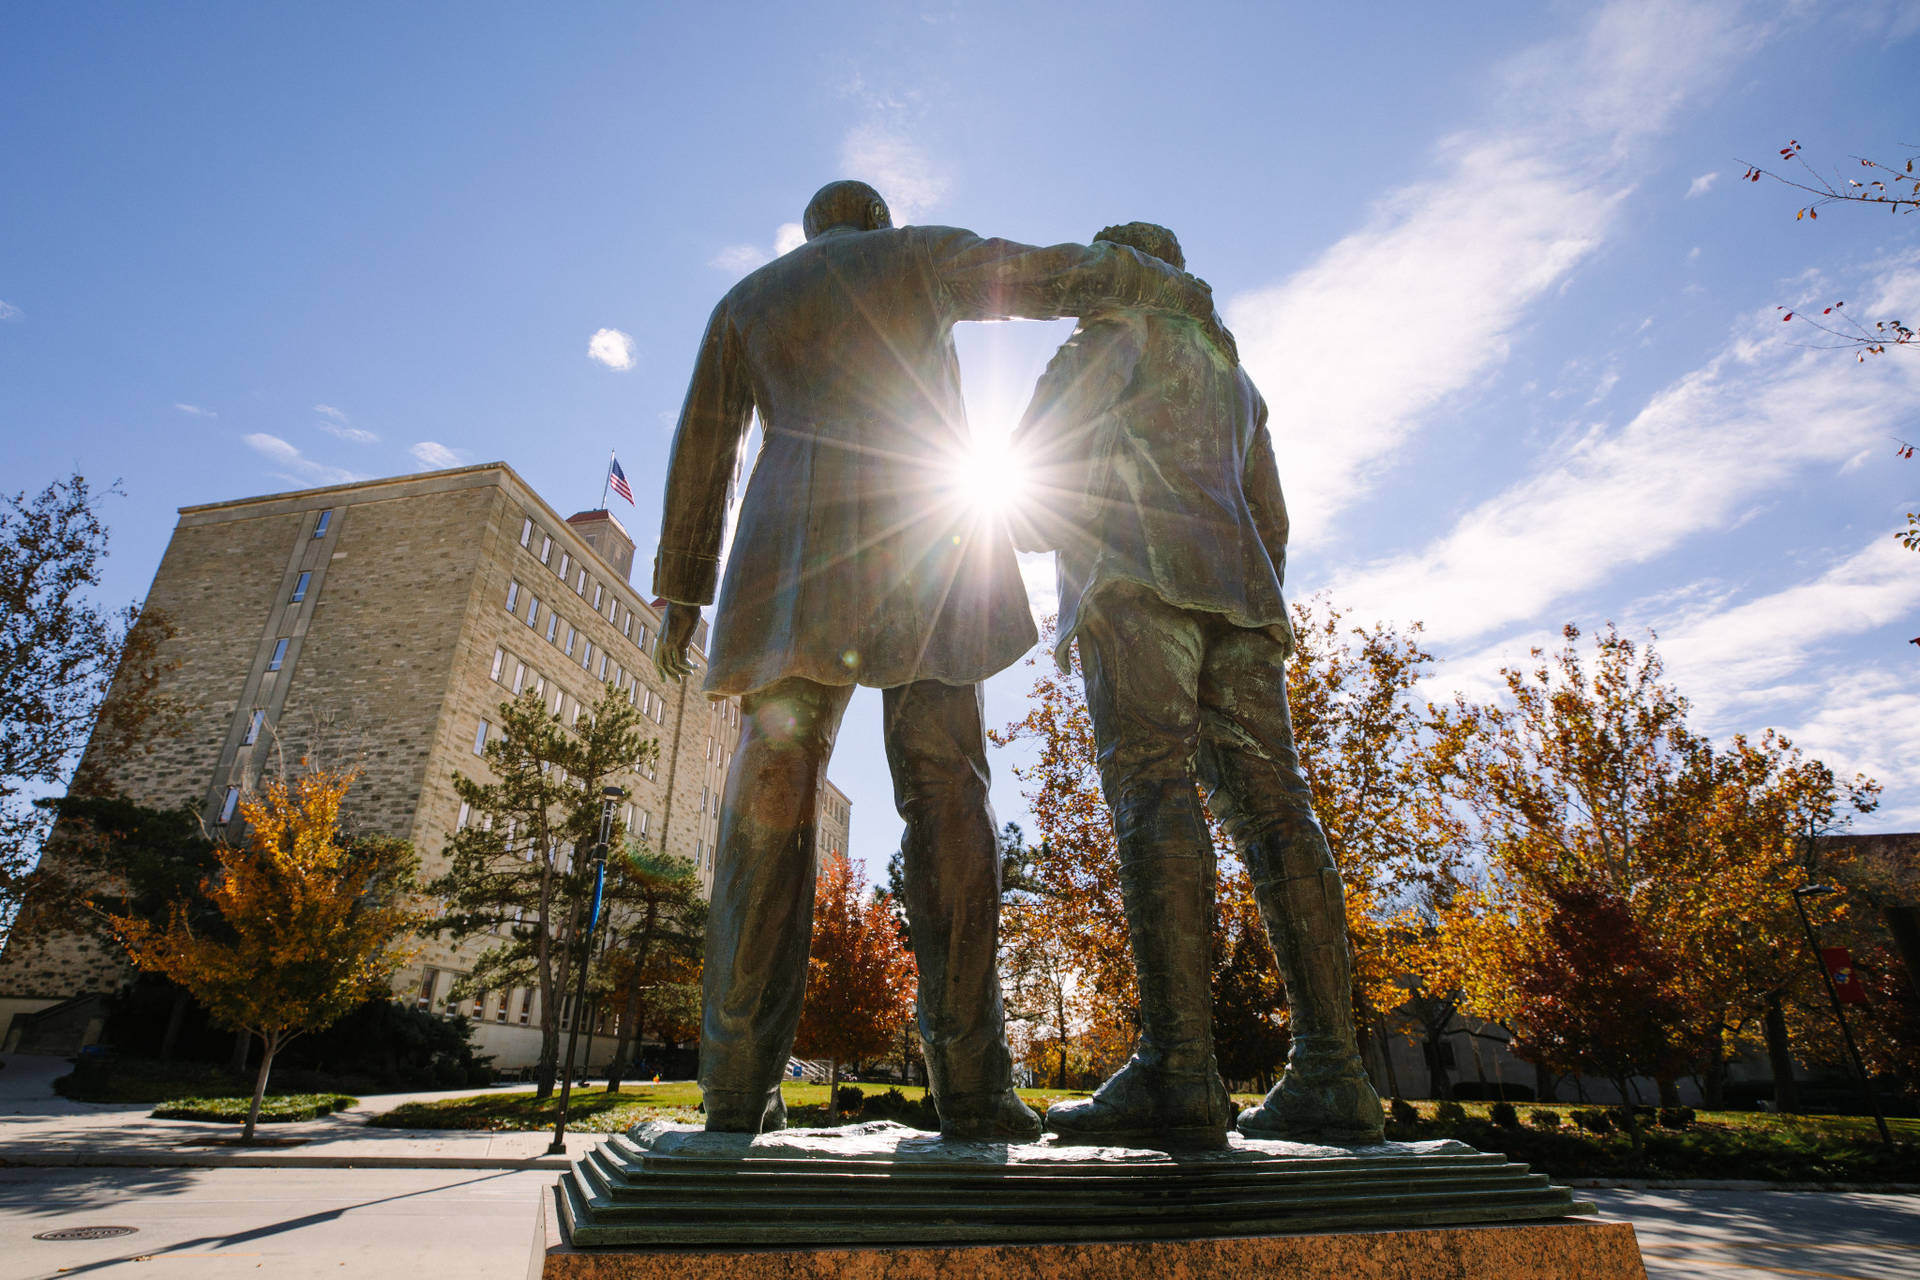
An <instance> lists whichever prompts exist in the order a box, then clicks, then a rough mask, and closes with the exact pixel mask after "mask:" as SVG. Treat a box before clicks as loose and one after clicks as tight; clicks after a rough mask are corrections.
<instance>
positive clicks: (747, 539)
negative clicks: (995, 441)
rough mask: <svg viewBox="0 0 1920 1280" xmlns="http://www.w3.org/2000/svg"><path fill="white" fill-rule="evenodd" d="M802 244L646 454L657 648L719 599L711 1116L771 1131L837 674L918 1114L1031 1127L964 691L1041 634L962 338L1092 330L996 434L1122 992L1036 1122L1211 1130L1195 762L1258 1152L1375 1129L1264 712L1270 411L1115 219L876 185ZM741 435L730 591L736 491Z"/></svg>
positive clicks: (1328, 874)
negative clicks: (1106, 1060) (919, 217)
mask: <svg viewBox="0 0 1920 1280" xmlns="http://www.w3.org/2000/svg"><path fill="white" fill-rule="evenodd" d="M804 227H805V231H806V235H807V240H806V243H804V244H803V245H801V246H800V247H799V248H798V249H795V250H793V251H792V252H791V253H788V254H786V255H784V256H783V257H781V258H779V259H776V260H775V261H773V262H771V263H768V264H767V265H766V266H764V267H761V268H760V269H758V270H757V271H754V272H753V273H751V274H750V275H748V276H747V277H746V278H745V279H743V280H741V281H740V283H739V284H737V285H736V286H735V287H734V288H733V289H732V290H731V291H730V292H729V293H728V294H727V295H726V297H725V298H723V299H722V300H721V302H720V304H719V306H718V307H716V308H715V309H714V312H713V316H712V319H711V320H710V321H709V322H708V325H707V331H706V335H705V337H704V338H703V340H702V342H701V346H700V352H699V357H698V360H697V362H696V365H695V368H694V374H693V380H692V385H691V387H690V388H689V390H688V392H687V400H686V406H685V408H684V409H683V411H682V413H681V418H680V425H679V429H678V432H677V434H676V436H675V439H674V446H673V458H672V462H671V464H670V466H669V469H668V475H667V489H666V504H665V514H664V517H663V521H662V528H661V534H660V546H659V554H658V558H657V560H656V562H655V570H654V590H655V591H656V593H657V594H659V595H660V596H662V597H664V598H665V599H666V600H667V601H668V605H667V611H666V615H665V618H664V619H663V622H662V631H663V634H662V636H661V640H660V644H659V648H658V650H657V654H656V661H657V662H658V664H659V665H660V668H661V670H662V671H663V672H665V673H667V674H669V675H672V676H677V677H684V676H685V675H687V674H688V673H689V671H690V670H691V667H690V663H689V661H688V658H687V647H688V643H689V641H690V640H691V638H692V636H693V633H694V630H695V628H696V626H697V625H698V622H699V616H700V608H701V606H702V605H705V604H707V603H710V602H713V601H714V600H715V588H716V585H717V586H718V603H717V605H716V609H715V618H714V628H713V637H712V645H711V652H710V654H709V663H708V671H707V676H706V691H707V693H708V694H709V695H712V696H716V697H718V696H727V695H734V696H738V697H739V698H740V699H741V712H742V715H741V719H742V731H741V739H740V743H739V746H738V748H737V751H736V753H735V755H734V759H733V765H732V768H731V770H730V772H729V774H728V778H727V784H726V793H725V798H724V800H723V801H722V805H721V816H720V831H719V839H718V843H717V848H716V851H715V859H714V874H713V900H712V910H711V914H710V916H709V919H708V932H707V951H706V965H705V973H704V979H703V981H704V1014H703V1018H702V1026H701V1041H700V1083H701V1087H702V1090H703V1093H704V1096H705V1103H706V1113H707V1121H706V1123H707V1128H709V1129H715V1130H727V1131H739V1132H748V1133H756V1132H763V1131H767V1130H770V1129H778V1128H781V1127H782V1126H783V1125H784V1124H785V1108H784V1105H783V1103H782V1102H781V1097H780V1080H781V1078H782V1076H783V1074H784V1072H785V1068H786V1063H787V1058H788V1054H789V1052H790V1050H791V1047H792V1043H793V1036H794V1031H795V1028H796V1027H797V1025H798V1022H799V1017H800V1002H801V996H802V993H803V991H804V989H805V986H806V971H807V951H808V943H809V940H810V937H811V931H812V915H813V893H814V869H815V851H814V847H813V838H814V834H813V833H814V822H813V817H814V807H815V801H816V796H817V793H818V788H819V785H820V782H821V780H822V778H823V777H824V775H825V768H826V763H827V758H828V756H829V754H830V753H831V751H832V748H833V741H834V736H835V734H836V732H837V730H838V728H839V724H840V719H841V715H842V713H843V712H844V711H845V709H846V705H847V701H848V698H849V697H850V696H851V693H852V690H853V687H854V686H855V685H861V684H864V685H869V686H873V687H877V688H879V689H880V690H882V699H883V708H884V710H883V720H884V724H883V734H884V737H885V743H886V754H887V763H888V766H889V768H890V769H891V771H892V774H893V782H894V795H895V802H896V804H897V806H898V808H899V811H900V816H901V817H902V819H904V820H905V823H906V834H905V836H904V839H903V842H902V855H903V857H902V861H903V863H904V870H905V885H906V894H905V896H906V902H905V906H906V910H907V914H908V917H909V919H910V921H911V923H912V926H913V947H914V955H915V959H916V961H917V963H918V967H919V981H920V989H919V1002H918V1016H919V1030H920V1036H921V1042H922V1046H923V1049H924V1051H925V1058H926V1064H927V1074H928V1084H929V1089H930V1092H931V1093H932V1096H933V1099H934V1102H935V1105H936V1106H937V1108H938V1110H939V1115H940V1127H941V1132H942V1133H943V1134H944V1135H946V1136H948V1137H953V1138H965V1139H991V1140H1003V1141H1009V1140H1024V1139H1030V1138H1033V1137H1036V1136H1038V1135H1039V1133H1040V1131H1041V1127H1042V1125H1041V1120H1040V1117H1038V1116H1037V1115H1035V1114H1034V1113H1033V1111H1032V1110H1030V1109H1029V1108H1028V1107H1027V1106H1026V1105H1025V1104H1024V1103H1023V1102H1021V1100H1020V1098H1019V1096H1018V1095H1017V1094H1016V1093H1015V1092H1014V1089H1013V1077H1012V1067H1013V1062H1012V1055H1011V1053H1010V1051H1009V1049H1008V1046H1007V1040H1006V1028H1005V1014H1004V1011H1003V1009H1002V1005H1001V993H1000V980H999V972H998V966H997V952H998V945H999V914H1000V862H999V847H998V840H997V836H996V828H995V822H994V817H993V812H992V809H991V806H990V804H989V801H988V794H987V792H988V767H987V760H986V749H985V741H984V729H983V725H982V710H981V697H980V682H981V681H982V680H984V679H986V678H987V677H988V676H990V675H992V674H994V673H995V672H997V671H1000V670H1002V669H1004V668H1006V667H1008V666H1010V665H1012V664H1013V663H1014V662H1015V661H1016V660H1017V659H1019V658H1020V657H1021V656H1022V655H1023V654H1025V653H1026V652H1027V651H1028V650H1029V649H1030V648H1031V647H1032V646H1033V644H1034V642H1035V640H1036V638H1037V636H1036V632H1035V630H1034V625H1033V620H1032V617H1031V615H1030V613H1029V612H1028V608H1027V601H1026V592H1025V588H1024V586H1023V584H1022V582H1021V579H1020V573H1019V568H1018V564H1017V562H1016V560H1015V554H1014V546H1013V541H1012V539H1011V538H1010V537H1009V534H1008V531H1007V528H1006V526H1004V525H1002V524H1001V523H999V522H997V521H994V520H989V519H983V518H981V516H980V514H979V513H978V512H977V511H976V510H975V509H973V508H972V507H971V506H969V505H968V504H967V503H966V501H965V500H964V499H962V498H961V497H959V496H958V495H957V494H956V493H955V490H954V486H953V484H952V475H953V472H954V469H955V468H956V466H957V465H958V464H959V463H960V461H961V459H963V458H964V457H965V456H966V453H967V450H968V447H969V434H968V429H967V425H966V417H965V410H964V407H963V404H962V400H961V393H960V377H959V367H958V362H957V360H956V358H955V354H954V347H953V326H954V325H955V324H956V323H958V322H960V321H964V320H992V319H1003V318H1010V317H1028V318H1036V319H1048V318H1057V317H1061V316H1074V317H1077V318H1078V319H1079V320H1080V324H1079V327H1078V328H1077V329H1076V330H1075V332H1074V335H1073V337H1072V339H1071V340H1070V341H1069V342H1068V343H1067V344H1066V346H1064V347H1063V348H1061V350H1060V352H1059V354H1058V355H1056V356H1055V358H1054V361H1053V363H1052V364H1051V365H1050V366H1049V368H1048V370H1047V373H1046V375H1045V377H1044V378H1043V379H1042V380H1041V383H1040V386H1039V387H1038V388H1037V390H1036V392H1035V395H1034V399H1033V403H1032V404H1031V406H1030V407H1029V408H1028V410H1027V413H1026V415H1025V418H1024V419H1023V421H1022V423H1021V425H1020V428H1019V432H1018V436H1017V440H1018V443H1020V444H1021V445H1022V446H1024V447H1025V448H1026V450H1027V451H1028V452H1029V453H1030V454H1031V455H1032V457H1033V458H1034V460H1035V466H1036V476H1037V479H1038V481H1039V497H1040V501H1039V502H1037V503H1036V504H1035V511H1034V512H1033V513H1032V516H1031V519H1030V520H1029V521H1027V522H1025V523H1023V524H1021V525H1020V526H1019V533H1018V535H1017V536H1018V538H1019V540H1020V541H1021V543H1022V545H1023V548H1024V549H1027V550H1042V549H1052V550H1055V551H1057V553H1058V560H1059V573H1060V586H1061V613H1060V626H1059V649H1058V654H1059V656H1061V657H1062V659H1063V660H1064V655H1065V653H1066V649H1067V646H1068V645H1069V644H1071V643H1073V642H1075V641H1077V642H1078V644H1079V649H1080V657H1081V663H1082V667H1083V670H1084V676H1085V680H1086V688H1087V699H1088V706H1089V710H1090V711H1091V713H1092V716H1093V723H1094V730H1095V738H1096V744H1097V749H1098V753H1099V767H1100V776H1101V783H1102V787H1103V789H1104V791H1105V793H1106V797H1107V801H1108V804H1109V806H1110V808H1111V809H1112V812H1113V823H1114V833H1115V836H1116V839H1117V842H1118V846H1119V852H1120V863H1121V875H1122V877H1123V887H1124V891H1125V897H1126V907H1127V918H1128V927H1129V930H1130V932H1131V935H1132V945H1133V952H1134V960H1135V965H1136V968H1137V971H1138V975H1139V986H1140V1040H1139V1045H1138V1048H1137V1050H1136V1052H1135V1054H1134V1056H1133V1058H1132V1059H1131V1060H1130V1061H1129V1062H1128V1063H1127V1065H1126V1066H1125V1067H1124V1068H1122V1069H1121V1070H1120V1071H1119V1072H1118V1073H1117V1074H1116V1075H1114V1076H1113V1077H1112V1078H1111V1079H1110V1080H1108V1081H1107V1082H1106V1083H1105V1084H1104V1085H1102V1086H1101V1088H1100V1090H1099V1091H1098V1092H1097V1093H1095V1094H1094V1095H1093V1096H1092V1097H1091V1098H1087V1099H1083V1100H1079V1101H1075V1102H1066V1103H1059V1104H1056V1105H1055V1106H1053V1107H1052V1108H1050V1109H1049V1111H1048V1113H1047V1118H1046V1127H1047V1128H1048V1129H1050V1130H1052V1131H1054V1132H1056V1133H1058V1134H1060V1135H1061V1136H1062V1137H1063V1138H1067V1139H1072V1140H1077V1141H1092V1142H1108V1141H1112V1142H1120V1141H1145V1142H1162V1143H1168V1144H1171V1143H1176V1142H1179V1143H1187V1142H1201V1143H1208V1142H1219V1141H1224V1139H1225V1136H1226V1133H1227V1131H1228V1130H1229V1129H1230V1128H1231V1127H1232V1126H1233V1124H1234V1119H1235V1118H1234V1116H1233V1114H1232V1112H1231V1109H1230V1105H1229V1101H1228V1096H1227V1092H1226V1089H1225V1088H1224V1086H1223V1085H1222V1084H1221V1081H1220V1077H1219V1072H1218V1070H1217V1068H1216V1067H1215V1064H1214V1057H1213V1037H1212V1019H1211V1000H1210V993H1209V981H1208V940H1209V937H1210V934H1211V927H1212V922H1213V909H1214V908H1213V894H1214V885H1215V878H1216V876H1215V864H1214V852H1213V845H1212V842H1211V840H1210V838H1209V835H1208V832H1207V828H1206V823H1205V819H1204V816H1203V812H1202V808H1201V801H1200V796H1199V794H1198V792H1197V791H1196V788H1195V782H1196V780H1197V781H1198V782H1199V784H1200V786H1202V787H1204V788H1205V790H1206V793H1207V803H1208V804H1209V805H1210V806H1211V807H1212V809H1213V812H1214V813H1215V814H1216V815H1217V816H1218V817H1219V818H1220V820H1221V821H1222V823H1223V825H1224V826H1225V828H1226V830H1227V831H1228V833H1229V835H1230V836H1231V837H1232V839H1233V840H1234V843H1235V847H1236V849H1237V851H1238V852H1239V854H1240V856H1241V858H1242V859H1243V860H1244V861H1245V862H1246V864H1247V866H1248V868H1249V870H1250V872H1251V873H1252V876H1253V880H1254V885H1255V892H1256V895H1257V897H1258V901H1259V904H1260V908H1261V913H1262V917H1263V919H1264V920H1265V923H1266V926H1267V929H1268V932H1269V934H1270V935H1271V937H1272V940H1273V945H1274V951H1275V953H1276V955H1277V956H1278V957H1279V961H1280V969H1281V976H1282V979H1283V980H1284V982H1285V984H1286V989H1287V998H1288V1006H1289V1010H1290V1017H1291V1025H1292V1031H1293V1041H1292V1047H1291V1049H1290V1051H1289V1054H1288V1059H1287V1066H1286V1071H1285V1073H1284V1075H1283V1077H1282V1079H1281V1082H1280V1084H1279V1085H1277V1086H1275V1088H1274V1089H1273V1091H1272V1092H1271V1093H1269V1094H1268V1095H1267V1097H1266V1099H1265V1100H1264V1101H1263V1102H1262V1103H1261V1104H1260V1105H1259V1106H1257V1107H1252V1108H1249V1109H1248V1110H1246V1111H1245V1112H1243V1113H1242V1114H1241V1115H1240V1116H1239V1117H1238V1123H1239V1128H1240V1130H1241V1132H1242V1133H1244V1134H1246V1135H1248V1136H1257V1137H1274V1138H1286V1139H1292V1140H1299V1141H1326V1142H1345V1143H1362V1142H1369V1141H1378V1140H1379V1138H1380V1133H1381V1112H1380V1103H1379V1100H1378V1098H1377V1097H1375V1095H1374V1092H1373V1089H1372V1087H1371V1086H1370V1085H1369V1084H1368V1081H1367V1077H1366V1073H1365V1071H1364V1068H1363V1066H1362V1064H1361V1060H1360V1055H1359V1052H1358V1049H1357V1046H1356V1041H1355V1035H1354V1027H1353V1015H1352V1007H1351V998H1350V994H1349V985H1350V981H1349V958H1348V950H1347V939H1346V926H1345V915H1344V908H1343V895H1342V892H1341V887H1340V880H1339V876H1338V873H1337V872H1336V871H1335V869H1334V865H1333V860H1332V857H1331V855H1330V853H1329V851H1328V848H1327V843H1326V839H1325V837H1324V835H1323V834H1322V832H1321V830H1320V825H1319V823H1318V821H1317V820H1316V819H1315V817H1314V814H1313V806H1312V798H1311V795H1310V793H1309V790H1308V787H1307V783H1306V780H1305V778H1304V777H1303V776H1302V774H1301V772H1300V768H1299V763H1298V759H1297V756H1296V754H1295V751H1294V747H1293V741H1292V732H1291V728H1290V726H1289V723H1288V716H1287V702H1286V680H1285V667H1284V664H1285V661H1286V658H1287V656H1288V652H1289V649H1290V646H1291V642H1292V634H1291V630H1290V628H1289V624H1288V620H1287V612H1286V608H1285V605H1284V604H1283V602H1282V599H1281V576H1282V572H1283V570H1284V566H1285V552H1286V537H1287V518H1286V508H1285V506H1284V504H1283V502H1282V499H1281V495H1280V485H1279V478H1278V476H1277V474H1276V472H1275V467H1274V461H1273V452H1272V445H1271V442H1270V440H1269V437H1268V433H1267V424H1266V405H1265V403H1264V402H1263V401H1262V400H1261V398H1260V395H1259V393H1258V392H1257V391H1256V390H1255V389H1254V386H1253V383H1252V382H1251V381H1250V380H1249V379H1248V378H1247V376H1246V373H1245V372H1244V370H1242V369H1241V368H1240V366H1239V363H1238V359H1237V355H1236V352H1235V350H1234V345H1233V339H1232V337H1231V336H1230V335H1229V334H1228V333H1227V331H1226V330H1225V328H1224V327H1223V326H1222V325H1221V324H1220V323H1219V320H1218V319H1217V317H1216V316H1215V315H1214V311H1213V301H1212V293H1211V291H1210V290H1209V289H1208V288H1207V286H1206V285H1205V284H1203V283H1202V282H1200V281H1198V280H1195V279H1194V278H1192V277H1191V276H1189V275H1187V274H1186V273H1185V271H1184V269H1183V268H1184V261H1183V259H1182V257H1181V254H1180V249H1179V246H1178V243H1177V242H1176V241H1175V240H1174V237H1173V236H1172V234H1171V233H1170V232H1167V231H1166V230H1165V229H1163V228H1159V227H1154V226H1151V225H1148V224H1142V223H1134V224H1129V225H1128V226H1124V227H1115V228H1109V229H1108V230H1107V231H1104V232H1102V233H1101V235H1100V236H1099V237H1098V238H1097V239H1096V240H1095V241H1094V243H1092V244H1090V245H1072V244H1068V245H1055V246H1052V247H1048V248H1037V247H1034V246H1030V245H1024V244H1017V243H1014V242H1012V241H1007V240H996V239H986V238H982V237H980V236H977V235H974V234H973V233H972V232H969V231H962V230H958V229H956V228H951V227H934V226H925V227H921V226H914V227H901V228H895V227H894V226H893V225H892V222H891V219H890V217H889V215H888V212H887V207H886V204H885V203H884V201H882V200H881V198H880V196H879V195H878V193H876V192H875V191H874V190H873V189H872V188H871V187H869V186H867V185H866V184H865V183H860V182H835V183H831V184H829V185H828V186H826V187H824V188H822V189H821V190H820V192H819V193H818V194H817V195H815V196H814V198H813V200H812V201H811V202H810V203H809V205H808V206H807V210H806V216H805V223H804ZM756 411H757V413H758V414H759V418H760V422H761V424H762V427H763V430H764V439H763V442H762V447H761V450H760V453H759V457H758V459H757V460H756V462H755V464H754V468H753V472H752V475H751V477H750V478H749V480H748V481H747V488H746V492H745V494H744V496H743V498H742V499H741V502H740V505H739V508H738V523H737V526H736V528H735V530H734V534H733V542H732V547H731V550H730V553H729V555H728V557H727V567H726V575H725V579H724V581H718V582H717V579H718V578H719V570H720V551H721V542H722V537H723V533H724V530H725V524H726V521H727V516H728V509H729V499H730V496H731V485H732V481H733V478H734V476H735V474H736V462H737V459H738V456H739V451H740V449H741V447H742V442H743V439H744V437H745V435H746V432H747V429H748V427H749V426H750V424H751V420H752V417H753V415H754V414H755V412H756Z"/></svg>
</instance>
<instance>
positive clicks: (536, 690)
mask: <svg viewBox="0 0 1920 1280" xmlns="http://www.w3.org/2000/svg"><path fill="white" fill-rule="evenodd" d="M533 696H534V697H536V698H544V697H546V696H547V678H546V677H545V676H543V675H541V674H540V673H539V672H537V671H536V672H534V674H533Z"/></svg>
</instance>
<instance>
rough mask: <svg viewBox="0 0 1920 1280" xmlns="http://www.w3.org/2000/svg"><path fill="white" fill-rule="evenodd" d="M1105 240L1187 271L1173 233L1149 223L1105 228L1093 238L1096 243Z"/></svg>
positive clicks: (1129, 223)
mask: <svg viewBox="0 0 1920 1280" xmlns="http://www.w3.org/2000/svg"><path fill="white" fill-rule="evenodd" d="M1101 240H1105V241H1106V242H1107V243H1109V244H1123V245H1125V246H1127V248H1129V249H1138V250H1139V251H1140V252H1141V253H1144V254H1146V255H1147V256H1148V257H1150V258H1158V259H1160V261H1162V262H1164V263H1166V264H1167V265H1168V266H1171V267H1177V268H1179V269H1180V270H1182V271H1185V270H1186V269H1187V255H1186V254H1184V253H1181V252H1180V242H1179V241H1178V240H1176V239H1174V235H1173V232H1171V231H1169V230H1167V229H1166V228H1165V227H1162V226H1156V225H1155V224H1153V223H1151V222H1128V223H1123V224H1122V225H1120V226H1117V227H1107V228H1105V229H1104V230H1102V231H1101V232H1100V234H1099V235H1097V236H1095V237H1094V241H1095V242H1096V243H1098V242H1099V241H1101Z"/></svg>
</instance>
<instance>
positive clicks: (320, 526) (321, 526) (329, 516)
mask: <svg viewBox="0 0 1920 1280" xmlns="http://www.w3.org/2000/svg"><path fill="white" fill-rule="evenodd" d="M332 523H333V512H332V511H322V512H321V513H320V518H319V519H318V520H317V521H315V522H314V525H313V536H314V537H316V538H324V537H326V536H327V527H328V526H329V525H331V524H332Z"/></svg>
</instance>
